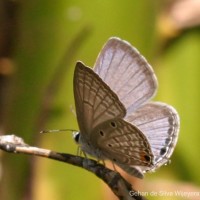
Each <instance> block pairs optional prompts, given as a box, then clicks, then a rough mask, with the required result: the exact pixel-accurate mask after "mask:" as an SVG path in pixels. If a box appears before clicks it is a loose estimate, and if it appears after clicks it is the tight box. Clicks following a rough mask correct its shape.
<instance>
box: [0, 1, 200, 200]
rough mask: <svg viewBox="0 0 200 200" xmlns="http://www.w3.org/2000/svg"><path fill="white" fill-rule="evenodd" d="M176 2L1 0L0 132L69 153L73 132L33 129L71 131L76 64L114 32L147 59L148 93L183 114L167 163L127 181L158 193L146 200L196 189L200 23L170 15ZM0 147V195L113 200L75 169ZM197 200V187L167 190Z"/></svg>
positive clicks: (12, 199)
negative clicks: (153, 91)
mask: <svg viewBox="0 0 200 200" xmlns="http://www.w3.org/2000/svg"><path fill="white" fill-rule="evenodd" d="M178 2H179V1H169V0H165V1H158V0H150V1H149V0H140V1H138V0H124V1H114V0H110V1H106V0H101V1H100V0H94V1H80V0H77V1H73V0H65V1H64V0H60V1H52V0H48V1H47V0H43V1H37V0H34V1H33V0H30V1H7V0H2V1H1V2H0V134H10V133H13V134H16V135H18V136H20V137H22V138H24V139H25V141H26V142H27V143H29V144H30V145H35V146H39V147H43V148H47V149H51V150H56V151H59V152H67V153H71V154H76V152H77V145H76V144H75V143H74V141H73V139H72V135H71V133H60V134H46V135H41V134H39V131H40V130H44V129H60V128H71V129H78V127H77V122H76V118H75V116H74V114H73V113H72V111H71V107H72V108H74V100H73V86H72V80H73V71H74V67H75V63H76V61H77V60H82V61H83V62H84V63H85V64H87V65H88V66H93V64H94V62H95V59H96V57H97V55H98V53H99V51H100V49H101V47H102V45H103V44H104V43H105V42H106V41H107V39H108V38H109V37H111V36H118V37H120V38H122V39H125V40H127V41H129V42H130V43H131V44H133V45H134V46H135V47H136V48H137V49H139V51H140V52H141V53H142V54H143V55H144V56H145V57H146V58H147V60H148V61H149V62H150V63H151V65H152V66H153V68H154V70H155V72H156V75H157V77H158V81H159V90H158V94H157V96H156V98H155V99H156V100H158V101H164V102H167V103H169V104H171V105H173V106H174V107H175V108H176V109H177V111H178V113H179V114H180V118H181V131H180V137H179V140H178V144H177V147H176V149H175V152H174V154H173V156H172V158H171V161H172V163H171V164H170V165H168V166H164V167H162V168H161V169H159V170H158V171H157V172H156V173H152V174H147V175H146V176H145V179H144V180H136V179H130V177H127V178H128V179H129V180H130V181H132V183H133V184H134V187H135V188H136V189H139V190H140V191H148V192H151V191H157V192H158V194H157V195H155V196H153V195H149V196H147V198H149V199H172V197H167V195H162V194H161V193H160V194H159V192H160V191H166V192H170V191H177V190H179V191H183V192H184V191H187V192H192V191H195V192H197V191H199V192H200V187H199V184H200V173H199V169H200V161H199V152H200V145H199V142H200V134H199V129H200V123H199V116H198V114H199V113H200V92H199V86H200V80H199V77H200V56H199V55H200V28H199V26H198V23H197V22H196V21H198V20H196V21H195V22H194V21H192V20H188V21H187V19H186V22H187V23H186V22H185V23H183V22H182V21H177V20H175V19H176V18H175V17H174V15H173V13H174V12H175V11H176V12H178V13H181V14H182V15H180V16H186V14H185V12H187V10H188V9H189V8H191V7H192V5H191V4H190V5H189V6H186V7H185V10H184V7H183V6H182V7H180V8H179V7H178V10H175V11H174V10H173V8H174V7H173V6H174V5H175V4H176V3H177V4H178ZM195 7H197V6H195ZM172 11H173V12H172ZM192 14H194V12H191V15H192ZM175 16H176V15H175ZM192 17H193V18H192V19H195V17H196V18H198V17H199V16H195V14H194V16H192ZM0 153H1V154H0V165H1V167H0V199H3V200H21V199H29V200H31V199H34V200H35V199H36V200H42V199H44V198H48V200H55V199H56V200H61V199H62V200H63V199H68V200H72V199H73V200H76V199H77V200H78V199H83V198H84V199H88V200H90V199H91V200H92V199H97V200H100V199H111V197H108V195H110V194H109V189H108V191H107V187H106V186H105V185H104V183H103V182H102V181H101V180H99V179H98V178H97V177H95V176H94V175H93V174H91V173H89V172H87V171H85V170H83V169H79V168H77V167H74V166H70V165H68V164H64V163H59V162H55V161H52V160H48V159H44V158H34V159H31V157H29V156H25V155H10V154H7V153H4V154H3V153H2V152H0ZM105 188H106V189H105ZM149 194H150V193H149ZM195 198H196V199H200V194H199V196H196V195H191V197H190V198H188V197H186V196H184V197H180V196H178V197H175V196H173V199H195Z"/></svg>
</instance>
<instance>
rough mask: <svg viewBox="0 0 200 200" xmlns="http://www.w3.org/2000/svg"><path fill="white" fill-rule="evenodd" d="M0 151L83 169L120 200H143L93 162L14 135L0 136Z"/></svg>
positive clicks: (109, 172)
mask: <svg viewBox="0 0 200 200" xmlns="http://www.w3.org/2000/svg"><path fill="white" fill-rule="evenodd" d="M0 149H1V150H3V151H6V152H9V153H22V154H29V155H35V156H40V157H45V158H50V159H53V160H57V161H60V162H65V163H68V164H72V165H75V166H78V167H81V168H84V169H86V170H88V171H90V172H92V173H94V174H95V175H96V176H98V177H99V178H100V179H102V180H103V181H104V182H105V183H106V184H107V185H108V186H109V187H110V189H111V190H112V191H113V192H114V194H115V195H116V196H117V197H118V198H119V199H120V200H133V199H135V200H145V198H144V197H142V196H141V195H140V194H139V192H137V191H135V190H134V189H133V188H132V186H131V184H130V183H128V182H127V181H126V180H125V179H124V178H123V177H122V176H121V175H120V174H119V173H118V172H116V171H112V170H110V169H108V168H106V167H105V166H104V165H102V164H100V163H98V162H97V161H95V160H92V159H88V158H83V157H80V156H74V155H71V154H66V153H58V152H55V151H51V150H48V149H42V148H38V147H33V146H29V145H28V144H26V143H25V142H24V141H23V139H22V138H19V137H17V136H15V135H4V136H0Z"/></svg>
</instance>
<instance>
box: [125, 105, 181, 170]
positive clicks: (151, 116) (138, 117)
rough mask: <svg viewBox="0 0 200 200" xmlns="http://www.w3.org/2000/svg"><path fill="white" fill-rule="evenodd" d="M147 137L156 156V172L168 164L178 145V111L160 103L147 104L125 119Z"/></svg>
mask: <svg viewBox="0 0 200 200" xmlns="http://www.w3.org/2000/svg"><path fill="white" fill-rule="evenodd" d="M125 120H127V121H128V122H130V123H132V124H134V125H135V126H137V127H138V128H139V129H140V130H141V131H142V133H143V134H144V135H145V136H146V137H147V139H148V141H149V143H150V145H151V149H152V152H153V155H154V167H153V168H143V170H144V169H146V170H154V169H156V168H158V167H160V166H161V165H163V164H165V163H166V162H168V160H169V158H170V156H171V155H172V153H173V151H174V147H175V145H176V143H177V139H178V132H179V127H180V120H179V116H178V114H177V112H176V110H175V109H174V108H173V107H172V106H169V105H167V104H164V103H160V102H152V103H147V104H145V105H143V106H141V107H140V108H139V109H138V110H136V111H135V112H134V113H132V114H131V115H129V116H127V117H126V118H125Z"/></svg>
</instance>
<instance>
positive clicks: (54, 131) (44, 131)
mask: <svg viewBox="0 0 200 200" xmlns="http://www.w3.org/2000/svg"><path fill="white" fill-rule="evenodd" d="M66 131H71V132H77V130H74V129H55V130H43V131H40V133H57V132H66Z"/></svg>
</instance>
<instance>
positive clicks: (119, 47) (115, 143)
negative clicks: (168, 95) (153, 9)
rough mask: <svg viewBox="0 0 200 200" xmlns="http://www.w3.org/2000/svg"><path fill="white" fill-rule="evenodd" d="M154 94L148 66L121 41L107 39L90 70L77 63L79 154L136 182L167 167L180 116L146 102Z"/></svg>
mask: <svg viewBox="0 0 200 200" xmlns="http://www.w3.org/2000/svg"><path fill="white" fill-rule="evenodd" d="M156 89H157V79H156V77H155V74H154V72H153V70H152V68H151V66H150V65H149V64H148V63H147V61H146V60H145V59H144V57H143V56H141V55H140V54H139V52H138V51H137V50H136V49H135V48H133V47H132V46H131V45H130V44H129V43H127V42H125V41H123V40H121V39H119V38H111V39H109V40H108V42H107V43H106V45H105V46H104V47H103V49H102V51H101V53H100V54H99V56H98V58H97V61H96V63H95V67H94V70H92V69H91V68H89V67H87V66H85V65H84V64H83V63H82V62H77V64H76V68H75V72H74V97H75V105H76V114H77V120H78V125H79V128H80V132H79V133H78V134H76V136H75V138H76V141H77V142H78V143H79V145H80V148H81V150H82V151H84V152H85V153H86V154H90V155H92V156H94V157H96V158H97V159H98V160H105V159H108V160H111V161H112V162H113V163H115V164H117V165H118V166H119V167H121V168H122V169H124V170H125V171H126V172H128V173H129V174H131V175H134V176H136V177H139V178H142V177H143V174H144V173H145V172H147V171H154V170H155V169H157V168H158V167H160V166H161V165H163V164H165V163H166V162H167V161H168V160H169V157H170V156H171V154H172V152H173V150H174V147H175V145H176V142H177V138H178V131H179V117H178V114H177V112H176V111H175V109H174V108H172V107H171V106H169V105H167V104H164V103H160V102H148V101H149V100H150V99H151V98H152V97H153V96H154V95H155V92H156Z"/></svg>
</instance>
